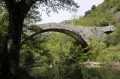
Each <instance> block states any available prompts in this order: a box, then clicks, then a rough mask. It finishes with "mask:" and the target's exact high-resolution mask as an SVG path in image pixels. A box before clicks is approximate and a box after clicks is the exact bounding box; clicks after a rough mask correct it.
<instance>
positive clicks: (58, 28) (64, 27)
mask: <svg viewBox="0 0 120 79" xmlns="http://www.w3.org/2000/svg"><path fill="white" fill-rule="evenodd" d="M31 28H32V30H33V29H34V30H35V32H34V31H32V30H31ZM31 28H28V29H29V30H26V31H25V32H24V33H25V34H27V35H28V37H27V39H25V40H24V41H23V42H22V43H21V44H23V43H24V42H25V41H26V40H28V39H30V38H31V37H33V36H35V35H38V34H40V33H44V32H49V31H55V32H61V33H65V34H67V35H69V36H71V37H73V38H74V39H76V40H78V41H79V42H80V44H81V46H82V47H83V48H85V47H86V46H87V45H88V44H87V43H88V42H89V41H91V40H92V39H94V38H97V39H99V40H102V39H103V38H104V37H105V36H106V35H107V34H110V33H112V32H113V31H114V30H115V27H114V26H113V25H110V26H106V27H95V26H94V27H85V26H84V27H83V26H76V25H68V24H62V23H48V24H39V25H35V26H32V27H31ZM24 30H25V29H24Z"/></svg>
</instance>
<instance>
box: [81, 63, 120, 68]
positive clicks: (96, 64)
mask: <svg viewBox="0 0 120 79" xmlns="http://www.w3.org/2000/svg"><path fill="white" fill-rule="evenodd" d="M80 64H81V65H82V66H86V67H103V66H104V67H118V68H120V62H82V63H80Z"/></svg>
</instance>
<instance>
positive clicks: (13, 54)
mask: <svg viewBox="0 0 120 79" xmlns="http://www.w3.org/2000/svg"><path fill="white" fill-rule="evenodd" d="M8 12H9V27H8V36H7V38H6V44H5V47H4V51H3V58H2V75H1V78H0V79H18V78H17V75H18V74H17V71H18V68H19V52H20V51H19V50H20V47H19V46H20V43H21V34H22V26H23V20H24V16H23V15H22V14H21V10H20V7H19V6H18V5H17V4H16V5H12V6H11V7H9V8H8Z"/></svg>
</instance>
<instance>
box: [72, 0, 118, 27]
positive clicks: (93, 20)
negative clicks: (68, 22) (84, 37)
mask: <svg viewBox="0 0 120 79" xmlns="http://www.w3.org/2000/svg"><path fill="white" fill-rule="evenodd" d="M119 14H120V0H105V1H104V2H103V3H102V4H100V5H99V6H97V7H96V6H95V5H93V6H92V7H91V10H89V11H86V12H85V16H83V17H79V18H78V19H77V20H75V21H74V24H76V25H83V26H107V25H113V24H114V25H116V24H118V23H119V20H120V16H119Z"/></svg>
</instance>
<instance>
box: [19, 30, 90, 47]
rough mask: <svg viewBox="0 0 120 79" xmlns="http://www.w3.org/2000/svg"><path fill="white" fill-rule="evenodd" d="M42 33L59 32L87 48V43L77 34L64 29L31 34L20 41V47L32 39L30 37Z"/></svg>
mask: <svg viewBox="0 0 120 79" xmlns="http://www.w3.org/2000/svg"><path fill="white" fill-rule="evenodd" d="M44 32H60V33H64V34H67V35H69V36H71V37H73V38H74V39H75V40H77V41H78V42H79V43H80V44H81V46H82V47H83V48H86V47H87V46H88V44H87V42H86V41H85V40H84V39H83V38H82V37H81V36H80V35H79V34H77V33H76V32H74V31H70V30H66V29H60V28H48V29H40V30H39V31H37V32H35V33H33V34H31V35H30V36H28V37H27V38H26V39H25V40H24V41H22V43H21V46H22V45H23V44H24V42H26V41H27V40H29V39H30V38H32V37H34V36H36V35H38V34H41V33H44Z"/></svg>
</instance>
